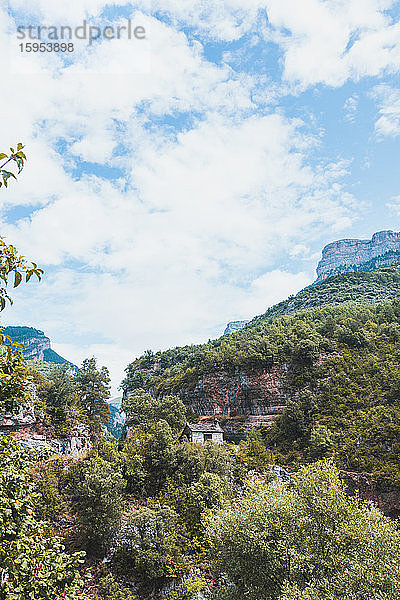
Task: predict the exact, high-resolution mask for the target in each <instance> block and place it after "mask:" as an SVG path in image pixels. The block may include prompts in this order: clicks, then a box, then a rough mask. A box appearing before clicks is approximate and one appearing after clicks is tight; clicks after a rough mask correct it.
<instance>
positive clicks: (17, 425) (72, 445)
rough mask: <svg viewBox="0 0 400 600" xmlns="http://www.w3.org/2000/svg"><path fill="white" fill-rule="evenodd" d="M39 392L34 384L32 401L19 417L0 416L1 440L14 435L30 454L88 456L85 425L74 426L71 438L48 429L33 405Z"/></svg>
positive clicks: (22, 409)
mask: <svg viewBox="0 0 400 600" xmlns="http://www.w3.org/2000/svg"><path fill="white" fill-rule="evenodd" d="M35 400H36V388H35V386H34V385H33V384H32V385H31V386H30V389H29V401H28V402H27V403H26V405H25V406H24V407H23V408H21V410H20V412H19V413H18V414H13V413H4V414H0V436H2V435H12V436H13V437H14V438H15V439H16V440H17V442H18V443H19V445H20V446H24V447H26V448H30V449H31V450H36V451H38V452H39V451H41V450H49V451H50V452H56V453H58V454H63V455H65V456H77V455H79V454H85V453H86V452H87V451H88V450H89V449H90V448H91V446H92V441H91V435H90V429H89V427H87V426H86V425H84V424H82V423H77V424H73V425H71V427H72V432H71V435H70V436H68V437H63V438H61V437H58V436H56V435H55V434H54V430H53V428H51V427H49V426H48V425H47V424H46V423H45V422H44V419H43V415H41V414H36V412H35V407H34V403H35Z"/></svg>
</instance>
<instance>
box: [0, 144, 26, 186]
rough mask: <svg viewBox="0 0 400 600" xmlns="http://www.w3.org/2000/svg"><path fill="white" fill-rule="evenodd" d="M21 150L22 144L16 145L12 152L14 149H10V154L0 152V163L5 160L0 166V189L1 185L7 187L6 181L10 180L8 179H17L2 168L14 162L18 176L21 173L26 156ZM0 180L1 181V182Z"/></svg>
mask: <svg viewBox="0 0 400 600" xmlns="http://www.w3.org/2000/svg"><path fill="white" fill-rule="evenodd" d="M23 148H24V146H23V144H21V143H18V144H17V149H16V150H14V148H10V154H6V153H5V152H0V161H1V160H3V159H7V160H6V161H5V162H4V163H3V164H2V165H0V187H1V186H2V185H4V186H5V187H7V185H8V180H9V179H10V177H13V178H14V179H17V178H16V176H15V174H14V173H13V172H12V171H8V170H6V169H5V168H4V167H6V166H7V165H8V164H9V163H13V162H14V163H15V164H16V165H17V168H18V175H19V174H20V173H21V171H22V169H23V168H24V164H25V161H26V156H25V154H24V152H23ZM1 179H2V180H3V181H1Z"/></svg>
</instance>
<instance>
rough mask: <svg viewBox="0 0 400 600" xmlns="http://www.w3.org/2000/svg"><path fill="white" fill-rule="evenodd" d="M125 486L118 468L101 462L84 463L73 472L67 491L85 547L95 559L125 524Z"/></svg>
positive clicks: (98, 460)
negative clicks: (122, 517)
mask: <svg viewBox="0 0 400 600" xmlns="http://www.w3.org/2000/svg"><path fill="white" fill-rule="evenodd" d="M124 486H125V483H124V481H123V479H122V476H121V474H120V473H119V472H118V471H116V470H115V468H114V465H113V464H110V463H109V462H106V461H105V460H103V459H101V458H89V459H87V460H82V461H80V462H78V463H77V464H76V465H75V468H74V469H71V470H70V473H69V478H68V484H67V489H68V490H69V493H70V495H71V497H72V500H73V503H74V507H75V510H76V513H77V521H78V524H79V527H80V531H81V540H82V541H81V543H82V544H83V546H84V547H85V549H86V550H87V551H88V552H89V553H90V554H93V555H95V556H99V555H101V554H102V553H103V552H104V551H105V550H106V548H107V545H108V544H109V543H110V541H111V540H112V538H113V537H114V535H115V533H116V532H117V530H118V528H119V526H120V523H121V513H122V504H121V492H122V490H123V489H124Z"/></svg>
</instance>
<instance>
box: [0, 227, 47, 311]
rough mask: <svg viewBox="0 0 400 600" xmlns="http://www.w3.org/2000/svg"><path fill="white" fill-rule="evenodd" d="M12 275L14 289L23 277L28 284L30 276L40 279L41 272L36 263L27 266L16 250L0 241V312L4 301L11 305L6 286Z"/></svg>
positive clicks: (3, 306) (4, 304)
mask: <svg viewBox="0 0 400 600" xmlns="http://www.w3.org/2000/svg"><path fill="white" fill-rule="evenodd" d="M12 273H13V274H14V281H13V287H14V288H16V287H18V286H19V284H20V283H21V282H22V280H23V278H24V277H25V282H26V283H28V281H29V280H30V278H31V277H32V275H36V277H37V278H38V279H39V281H40V279H41V278H42V275H43V270H42V269H40V268H39V267H38V266H37V264H36V263H34V262H32V263H31V264H28V263H27V262H26V261H25V257H24V256H22V255H21V254H19V253H18V251H17V249H16V248H15V247H14V246H12V245H10V246H7V244H6V243H5V242H4V241H3V240H2V239H0V311H2V310H4V309H5V307H6V300H8V301H9V302H10V304H12V299H11V298H10V296H9V295H8V293H7V290H6V286H7V284H8V283H9V279H10V277H11V276H12Z"/></svg>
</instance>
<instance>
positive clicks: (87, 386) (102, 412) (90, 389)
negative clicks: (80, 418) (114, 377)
mask: <svg viewBox="0 0 400 600" xmlns="http://www.w3.org/2000/svg"><path fill="white" fill-rule="evenodd" d="M75 382H76V389H77V393H78V394H79V397H80V401H81V403H82V405H83V407H84V408H85V409H86V411H87V413H88V414H89V416H90V417H91V419H92V421H93V422H96V421H97V422H98V423H99V424H100V423H107V422H108V419H109V417H110V411H109V406H108V404H107V400H108V399H109V398H110V374H109V372H108V369H107V367H101V369H97V366H96V359H95V358H87V359H85V360H84V361H83V363H82V367H81V368H80V369H79V370H78V373H77V375H76V379H75Z"/></svg>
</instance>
